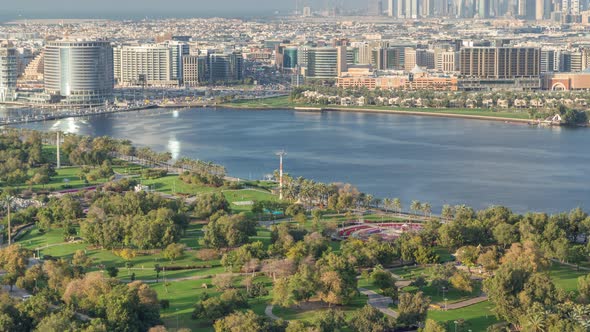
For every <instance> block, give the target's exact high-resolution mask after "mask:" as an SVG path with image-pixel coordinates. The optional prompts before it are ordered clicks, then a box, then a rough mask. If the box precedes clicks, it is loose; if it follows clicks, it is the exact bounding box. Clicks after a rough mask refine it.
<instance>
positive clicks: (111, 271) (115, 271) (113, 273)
mask: <svg viewBox="0 0 590 332" xmlns="http://www.w3.org/2000/svg"><path fill="white" fill-rule="evenodd" d="M107 274H108V275H109V277H111V278H116V277H117V275H118V274H119V268H117V267H116V266H109V267H107Z"/></svg>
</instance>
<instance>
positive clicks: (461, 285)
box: [449, 271, 473, 293]
mask: <svg viewBox="0 0 590 332" xmlns="http://www.w3.org/2000/svg"><path fill="white" fill-rule="evenodd" d="M449 282H450V283H451V285H452V286H453V288H455V289H456V290H458V291H460V292H463V293H471V292H473V283H472V282H471V278H469V275H468V274H466V273H465V272H462V271H457V272H455V274H453V276H452V277H451V278H450V279H449Z"/></svg>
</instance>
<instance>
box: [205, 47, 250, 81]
mask: <svg viewBox="0 0 590 332" xmlns="http://www.w3.org/2000/svg"><path fill="white" fill-rule="evenodd" d="M207 57H208V59H207V71H208V73H209V81H210V82H228V81H241V80H242V79H244V58H243V56H242V53H240V52H224V53H212V54H209V55H207Z"/></svg>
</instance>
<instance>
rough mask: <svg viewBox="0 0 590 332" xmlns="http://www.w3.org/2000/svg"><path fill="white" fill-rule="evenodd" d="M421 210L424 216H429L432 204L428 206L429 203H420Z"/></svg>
mask: <svg viewBox="0 0 590 332" xmlns="http://www.w3.org/2000/svg"><path fill="white" fill-rule="evenodd" d="M422 212H424V216H425V217H426V215H428V217H430V215H431V213H432V206H430V203H424V204H422Z"/></svg>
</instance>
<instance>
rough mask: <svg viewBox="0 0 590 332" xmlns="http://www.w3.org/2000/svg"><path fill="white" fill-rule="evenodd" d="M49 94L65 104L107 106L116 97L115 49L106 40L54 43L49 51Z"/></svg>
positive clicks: (46, 73)
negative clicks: (114, 75) (104, 104)
mask: <svg viewBox="0 0 590 332" xmlns="http://www.w3.org/2000/svg"><path fill="white" fill-rule="evenodd" d="M44 78H45V92H46V93H48V94H49V95H51V96H53V97H54V98H55V99H59V100H60V101H61V102H62V103H65V104H70V105H78V106H91V105H99V104H103V103H104V102H105V101H107V100H109V99H111V98H112V96H113V85H114V78H113V49H112V47H111V44H110V43H109V42H106V41H52V42H48V43H47V46H46V48H45V58H44Z"/></svg>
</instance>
